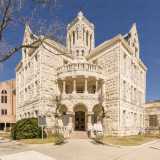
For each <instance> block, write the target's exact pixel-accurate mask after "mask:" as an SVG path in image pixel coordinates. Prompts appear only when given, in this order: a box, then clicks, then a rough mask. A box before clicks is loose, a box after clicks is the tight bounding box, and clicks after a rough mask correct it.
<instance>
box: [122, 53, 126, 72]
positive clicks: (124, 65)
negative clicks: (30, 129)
mask: <svg viewBox="0 0 160 160" xmlns="http://www.w3.org/2000/svg"><path fill="white" fill-rule="evenodd" d="M123 69H124V70H125V69H126V55H125V54H124V56H123Z"/></svg>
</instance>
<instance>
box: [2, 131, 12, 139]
mask: <svg viewBox="0 0 160 160" xmlns="http://www.w3.org/2000/svg"><path fill="white" fill-rule="evenodd" d="M10 135H11V132H5V133H0V137H3V138H7V139H11V137H10Z"/></svg>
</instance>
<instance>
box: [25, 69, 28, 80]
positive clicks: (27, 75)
mask: <svg viewBox="0 0 160 160" xmlns="http://www.w3.org/2000/svg"><path fill="white" fill-rule="evenodd" d="M25 71H26V78H27V76H28V75H27V67H25Z"/></svg>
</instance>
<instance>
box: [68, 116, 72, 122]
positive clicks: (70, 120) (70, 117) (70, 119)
mask: <svg viewBox="0 0 160 160" xmlns="http://www.w3.org/2000/svg"><path fill="white" fill-rule="evenodd" d="M68 122H69V123H72V115H69V121H68Z"/></svg>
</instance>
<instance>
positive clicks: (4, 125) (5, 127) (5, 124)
mask: <svg viewBox="0 0 160 160" xmlns="http://www.w3.org/2000/svg"><path fill="white" fill-rule="evenodd" d="M5 130H6V122H5V123H4V131H5Z"/></svg>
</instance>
